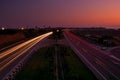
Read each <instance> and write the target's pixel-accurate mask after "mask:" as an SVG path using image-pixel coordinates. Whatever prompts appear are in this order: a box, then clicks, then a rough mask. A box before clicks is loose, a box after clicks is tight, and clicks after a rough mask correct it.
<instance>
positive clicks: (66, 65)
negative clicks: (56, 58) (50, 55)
mask: <svg viewBox="0 0 120 80" xmlns="http://www.w3.org/2000/svg"><path fill="white" fill-rule="evenodd" d="M61 56H62V63H63V69H64V70H63V71H64V77H65V80H97V78H96V77H95V76H94V75H93V73H92V72H91V71H90V70H89V69H88V68H87V67H86V66H85V64H84V63H82V61H81V60H80V59H79V58H78V57H77V55H75V53H74V52H73V51H72V50H71V49H70V48H69V47H65V46H61Z"/></svg>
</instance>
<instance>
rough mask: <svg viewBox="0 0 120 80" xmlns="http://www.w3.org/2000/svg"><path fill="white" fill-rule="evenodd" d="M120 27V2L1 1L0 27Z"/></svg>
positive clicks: (96, 0) (107, 0) (69, 0)
mask: <svg viewBox="0 0 120 80" xmlns="http://www.w3.org/2000/svg"><path fill="white" fill-rule="evenodd" d="M6 24H7V25H40V26H41V25H47V26H48V25H50V26H73V27H77V26H80V27H84V26H86V27H90V26H107V27H109V26H112V27H120V0H0V25H6Z"/></svg>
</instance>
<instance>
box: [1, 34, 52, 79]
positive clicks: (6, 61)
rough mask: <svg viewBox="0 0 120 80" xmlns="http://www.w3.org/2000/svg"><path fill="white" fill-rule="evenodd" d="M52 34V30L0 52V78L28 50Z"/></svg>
mask: <svg viewBox="0 0 120 80" xmlns="http://www.w3.org/2000/svg"><path fill="white" fill-rule="evenodd" d="M51 34H52V32H49V33H46V34H43V35H40V36H38V37H36V38H33V39H31V40H28V41H26V42H24V43H21V44H19V45H17V46H15V47H13V48H10V49H9V50H7V51H4V52H2V53H0V80H2V79H3V78H4V77H5V76H6V75H7V74H8V73H9V72H10V71H11V70H12V69H13V68H14V66H15V65H17V64H18V63H19V62H20V61H21V60H22V59H23V58H24V57H25V56H27V55H29V54H28V53H27V51H29V50H30V49H32V47H34V46H35V45H36V44H37V43H38V42H40V41H41V40H43V39H44V38H46V37H47V36H49V35H51Z"/></svg>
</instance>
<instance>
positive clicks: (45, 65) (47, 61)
mask: <svg viewBox="0 0 120 80" xmlns="http://www.w3.org/2000/svg"><path fill="white" fill-rule="evenodd" d="M55 67H56V64H55V52H54V47H45V48H41V49H39V50H38V51H37V52H36V53H35V54H34V55H33V56H32V57H31V59H29V61H28V62H27V64H26V65H25V67H24V68H23V69H22V71H20V72H19V73H18V74H17V76H16V77H15V80H56V77H55Z"/></svg>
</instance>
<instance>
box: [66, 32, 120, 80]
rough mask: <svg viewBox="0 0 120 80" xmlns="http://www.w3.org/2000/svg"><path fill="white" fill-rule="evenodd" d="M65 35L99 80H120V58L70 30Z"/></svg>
mask: <svg viewBox="0 0 120 80" xmlns="http://www.w3.org/2000/svg"><path fill="white" fill-rule="evenodd" d="M64 35H65V38H66V39H67V40H68V42H69V44H70V46H71V48H73V50H74V51H75V52H76V54H77V55H78V56H79V58H80V59H81V60H82V61H83V62H84V63H85V64H86V65H87V67H88V68H89V69H90V70H91V71H92V72H93V73H94V74H95V76H96V77H97V78H98V79H99V80H120V69H119V68H120V61H119V60H116V59H115V58H113V57H111V56H109V55H107V54H106V53H105V52H104V51H102V50H99V49H97V48H96V47H95V46H93V45H91V44H89V43H88V42H86V41H84V40H82V39H81V38H79V37H77V36H75V35H73V34H72V33H70V32H69V31H68V30H66V31H65V32H64Z"/></svg>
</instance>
